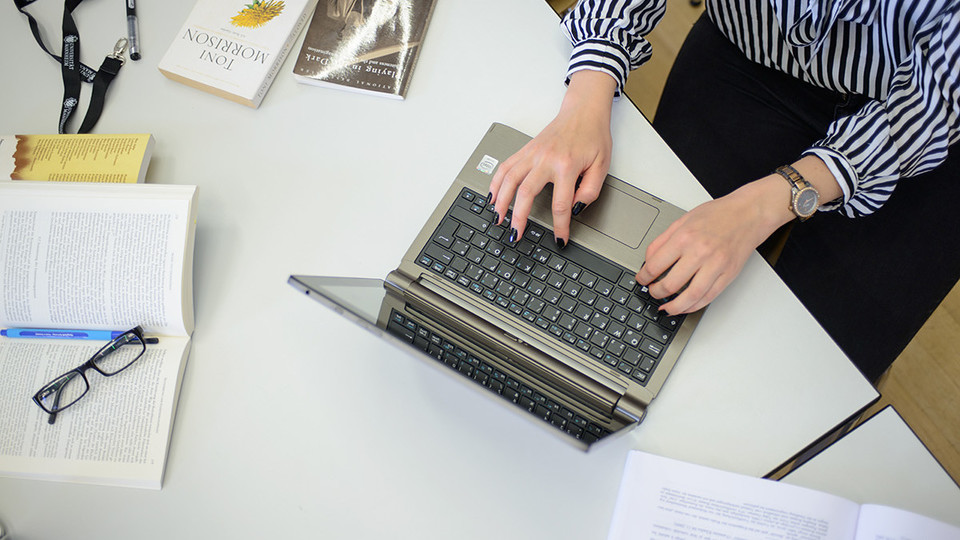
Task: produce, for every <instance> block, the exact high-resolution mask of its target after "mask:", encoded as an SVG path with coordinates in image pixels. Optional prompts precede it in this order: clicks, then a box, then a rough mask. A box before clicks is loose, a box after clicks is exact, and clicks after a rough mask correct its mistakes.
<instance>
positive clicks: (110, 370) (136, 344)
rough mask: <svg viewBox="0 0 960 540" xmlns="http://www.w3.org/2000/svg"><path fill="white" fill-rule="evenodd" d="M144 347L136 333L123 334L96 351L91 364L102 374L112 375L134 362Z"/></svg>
mask: <svg viewBox="0 0 960 540" xmlns="http://www.w3.org/2000/svg"><path fill="white" fill-rule="evenodd" d="M146 348H147V346H146V345H145V344H144V343H143V341H142V340H141V339H140V338H139V337H137V336H136V334H132V333H128V334H124V335H122V336H120V337H119V338H117V339H116V340H115V341H114V342H113V343H111V344H110V345H108V346H107V347H104V348H103V349H102V350H101V351H100V352H98V353H97V354H96V356H94V357H93V365H95V366H96V367H97V369H98V370H99V371H100V372H101V373H103V374H104V375H113V374H114V373H118V372H120V371H122V370H123V369H124V368H126V367H127V366H129V365H130V364H132V363H134V362H135V361H136V360H137V359H138V358H140V356H141V355H142V354H143V352H144V351H145V350H146Z"/></svg>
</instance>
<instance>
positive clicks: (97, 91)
mask: <svg viewBox="0 0 960 540" xmlns="http://www.w3.org/2000/svg"><path fill="white" fill-rule="evenodd" d="M13 1H14V4H16V6H17V10H18V11H19V12H20V13H23V14H24V15H26V17H27V21H28V22H29V23H30V31H31V32H33V37H34V39H36V40H37V43H38V44H39V45H40V48H41V49H43V51H44V52H45V53H47V54H48V55H50V56H51V57H53V59H55V60H56V61H57V63H58V64H60V66H61V69H60V71H61V74H62V76H63V103H62V104H61V107H60V122H59V124H58V127H57V129H58V132H59V133H65V132H66V131H67V124H68V123H69V121H70V117H71V116H72V115H73V112H74V111H75V110H76V109H77V104H79V102H80V86H81V84H82V83H84V82H87V83H92V84H93V94H92V95H91V96H90V106H89V107H88V108H87V114H86V116H84V118H83V123H81V124H80V129H79V130H77V133H89V132H90V130H91V129H93V126H94V125H95V124H96V123H97V120H99V119H100V113H101V112H103V103H104V101H106V94H107V87H109V86H110V83H111V82H113V78H114V77H116V76H117V73H119V72H120V68H121V67H122V66H123V61H124V59H123V53H124V51H125V50H126V48H127V40H126V39H120V41H117V44H116V46H115V47H114V48H113V53H112V54H109V55H107V56H106V57H105V58H104V59H103V63H102V64H100V69H99V70H97V71H94V70H93V69H91V68H90V67H89V66H87V65H86V64H83V63H82V62H80V32H79V31H78V30H77V24H76V23H75V22H74V20H73V10H74V9H76V8H77V6H79V5H80V2H82V1H83V0H65V2H64V4H63V47H62V49H61V52H62V56H57V55H56V54H54V53H52V52H50V50H49V49H47V46H46V45H45V44H44V43H43V39H41V37H40V24H39V23H37V20H36V19H34V18H33V16H32V15H30V14H29V13H27V12H26V11H24V8H26V7H27V6H29V5H30V4H32V3H33V2H34V1H35V0H13Z"/></svg>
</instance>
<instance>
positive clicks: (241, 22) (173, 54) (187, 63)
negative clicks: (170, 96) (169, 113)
mask: <svg viewBox="0 0 960 540" xmlns="http://www.w3.org/2000/svg"><path fill="white" fill-rule="evenodd" d="M247 2H250V3H247ZM316 3H317V0H198V2H197V3H196V4H195V5H194V7H193V10H192V11H191V12H190V15H189V16H187V20H186V22H185V23H184V25H183V27H182V28H181V29H180V32H179V33H178V34H177V35H176V37H175V38H174V40H173V43H171V44H170V48H168V49H167V52H166V54H164V56H163V58H162V59H161V60H160V65H159V69H160V72H161V73H163V74H164V75H166V76H167V77H169V78H170V79H173V80H175V81H177V82H181V83H183V84H186V85H189V86H192V87H194V88H199V89H201V90H204V91H206V92H210V93H212V94H215V95H218V96H220V97H223V98H226V99H229V100H232V101H236V102H237V103H242V104H244V105H247V106H248V107H254V108H256V107H259V106H260V103H261V102H262V101H263V98H264V96H265V95H266V93H267V90H268V89H269V88H270V84H271V83H272V82H273V79H274V78H276V76H277V71H278V70H279V69H280V66H281V64H282V63H283V60H284V58H286V56H287V54H288V53H289V52H290V48H291V47H292V45H293V42H294V41H295V40H296V38H297V35H298V34H299V33H300V30H301V29H302V28H303V26H304V24H306V21H307V20H308V19H309V17H310V14H311V13H312V12H313V8H314V7H315V6H316Z"/></svg>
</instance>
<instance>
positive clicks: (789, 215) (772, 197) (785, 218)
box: [741, 173, 797, 235]
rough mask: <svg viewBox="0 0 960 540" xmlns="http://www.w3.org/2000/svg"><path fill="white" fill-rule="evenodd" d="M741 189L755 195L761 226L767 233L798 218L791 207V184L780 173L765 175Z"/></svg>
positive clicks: (755, 205) (755, 204)
mask: <svg viewBox="0 0 960 540" xmlns="http://www.w3.org/2000/svg"><path fill="white" fill-rule="evenodd" d="M741 189H744V190H746V191H747V192H748V193H750V195H751V197H753V199H754V208H755V209H756V211H757V215H758V220H759V224H760V228H761V230H762V231H763V232H764V233H766V235H769V234H773V232H774V231H776V230H777V229H779V228H780V227H782V226H783V225H786V224H787V223H789V222H791V221H793V220H794V219H796V218H797V216H796V214H794V213H793V211H792V210H791V209H790V204H789V203H790V198H791V190H790V185H789V184H787V183H786V182H785V181H784V180H783V178H782V177H781V176H780V175H779V174H776V173H774V174H770V175H767V176H764V177H763V178H760V179H759V180H756V181H754V182H751V183H749V184H747V185H746V186H744V187H743V188H741Z"/></svg>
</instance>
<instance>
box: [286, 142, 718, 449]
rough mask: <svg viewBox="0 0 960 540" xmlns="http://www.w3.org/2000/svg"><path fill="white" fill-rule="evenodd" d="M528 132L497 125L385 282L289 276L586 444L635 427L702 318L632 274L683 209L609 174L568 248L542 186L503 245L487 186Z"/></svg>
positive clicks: (578, 220)
mask: <svg viewBox="0 0 960 540" xmlns="http://www.w3.org/2000/svg"><path fill="white" fill-rule="evenodd" d="M529 140H530V137H529V136H527V135H525V134H523V133H521V132H519V131H517V130H515V129H513V128H510V127H508V126H506V125H503V124H493V125H492V126H491V127H490V129H489V130H488V131H487V133H486V134H485V135H484V137H483V139H482V140H481V141H480V144H479V145H478V146H477V148H476V150H474V152H473V154H472V155H471V156H470V159H469V160H467V163H466V165H464V167H463V169H462V170H461V171H460V174H459V175H457V177H456V179H455V180H454V181H453V184H452V185H451V186H450V188H449V189H448V190H447V192H446V194H445V195H444V197H443V199H442V200H441V202H440V203H439V205H438V206H437V208H436V209H435V210H434V212H433V214H432V215H431V216H430V218H429V219H428V220H427V222H426V224H425V225H424V226H423V228H422V229H421V230H420V233H419V234H418V235H417V237H416V239H415V240H414V241H413V243H412V244H411V245H410V247H409V249H408V250H407V252H406V254H405V255H404V256H403V259H402V260H401V261H400V265H399V266H398V267H397V268H396V269H395V270H393V271H392V272H390V273H389V274H388V275H387V276H386V277H385V278H384V279H368V278H356V277H327V276H308V275H292V276H290V279H289V283H290V284H291V285H293V286H294V287H295V288H297V289H298V290H300V291H302V292H304V293H306V294H307V295H308V296H309V297H311V298H313V299H315V300H317V301H319V302H320V303H322V304H324V305H326V306H328V307H331V308H333V309H334V310H335V311H336V312H337V313H340V314H341V315H344V316H345V317H347V318H349V319H351V320H353V321H354V322H357V323H359V324H361V325H362V326H364V327H365V328H367V329H369V330H372V331H373V332H374V333H375V334H376V335H378V336H381V337H383V338H384V339H387V340H389V341H391V342H393V343H396V344H399V345H400V346H401V347H402V348H404V349H406V350H408V351H412V352H414V353H415V354H417V355H419V356H421V357H423V358H424V359H426V360H427V361H428V362H431V363H434V364H437V365H439V366H444V367H445V369H447V371H449V372H450V374H451V375H454V376H456V377H459V378H461V379H466V380H469V381H470V383H471V384H473V385H475V386H476V387H477V388H478V389H483V391H485V392H486V393H488V394H490V395H491V396H493V397H495V398H496V399H497V400H498V401H500V402H501V403H503V404H505V405H506V406H508V407H510V408H512V409H514V410H516V411H519V412H521V413H523V414H525V415H526V416H527V417H529V418H530V419H531V420H532V421H533V423H534V424H535V425H539V426H541V427H542V428H544V429H547V430H549V431H550V432H553V433H556V434H557V435H559V436H560V438H562V439H563V440H566V441H569V442H571V443H573V444H575V445H577V446H579V447H581V448H583V449H588V448H590V447H591V446H592V445H594V444H596V443H598V442H599V441H604V440H609V439H611V438H612V436H613V435H615V434H619V433H624V432H627V431H629V430H630V429H631V428H633V427H634V426H636V425H637V424H639V422H640V421H641V420H642V419H643V417H644V414H645V413H646V410H647V407H648V406H649V405H650V402H651V401H652V400H653V399H654V398H655V397H656V396H657V393H658V392H659V391H660V389H661V388H662V387H663V384H664V381H665V380H666V379H667V376H668V375H669V374H670V371H671V370H672V369H673V366H674V365H675V364H676V362H677V359H678V358H679V356H680V353H681V351H682V350H683V348H684V346H685V345H686V343H687V341H688V340H689V339H690V335H691V333H692V332H693V329H694V327H695V326H696V324H697V321H698V320H699V318H700V312H697V313H693V314H688V315H685V316H677V317H670V316H667V315H666V314H665V313H661V312H660V311H659V310H658V307H659V305H660V302H658V301H657V300H654V299H653V298H652V297H650V295H649V294H648V291H647V289H646V287H642V286H639V285H638V284H637V283H636V282H635V281H634V275H635V274H636V271H637V269H638V268H640V264H641V263H642V262H643V256H644V253H645V251H646V248H647V245H648V244H649V243H650V242H651V241H652V240H653V239H654V238H656V237H657V236H658V235H659V234H660V233H661V232H662V231H664V230H665V229H666V228H667V227H668V226H669V225H670V223H671V222H673V221H674V220H676V219H677V218H679V217H680V216H681V215H682V214H683V210H681V209H680V208H677V207H675V206H673V205H671V204H669V203H666V202H664V201H662V200H660V199H658V198H657V197H654V196H653V195H650V194H649V193H646V192H644V191H642V190H640V189H638V188H636V187H634V186H632V185H630V184H627V183H626V182H623V181H621V180H619V179H617V178H614V177H612V176H607V178H606V180H605V185H604V188H603V190H601V195H600V198H599V199H598V200H597V201H595V202H594V203H593V204H591V205H589V206H588V207H587V208H586V209H584V210H583V211H582V212H581V213H580V214H579V215H578V216H576V217H574V218H573V222H572V224H571V229H570V241H569V243H568V244H567V246H566V247H564V248H563V249H560V248H558V247H557V244H556V242H555V240H554V237H553V232H552V230H551V228H550V224H551V223H552V217H551V212H550V200H551V193H550V189H549V188H548V189H547V190H545V191H544V192H543V193H541V194H540V195H539V196H538V197H537V200H536V202H535V204H534V208H533V210H532V212H531V214H530V218H529V220H528V224H527V227H526V231H525V232H524V235H523V237H522V238H520V239H518V240H517V241H516V242H514V243H509V241H508V239H509V221H505V222H504V223H503V224H501V225H497V226H495V225H493V224H492V221H493V211H492V206H490V205H487V204H486V195H487V192H488V187H489V184H490V179H491V177H492V175H493V173H494V172H495V171H496V169H497V166H498V165H499V164H500V163H502V162H503V161H504V160H505V159H506V158H508V157H509V156H511V155H513V154H514V153H515V152H516V151H517V150H519V149H520V148H521V147H522V146H523V145H524V144H525V143H526V142H527V141H529ZM507 220H509V215H508V216H507Z"/></svg>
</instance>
